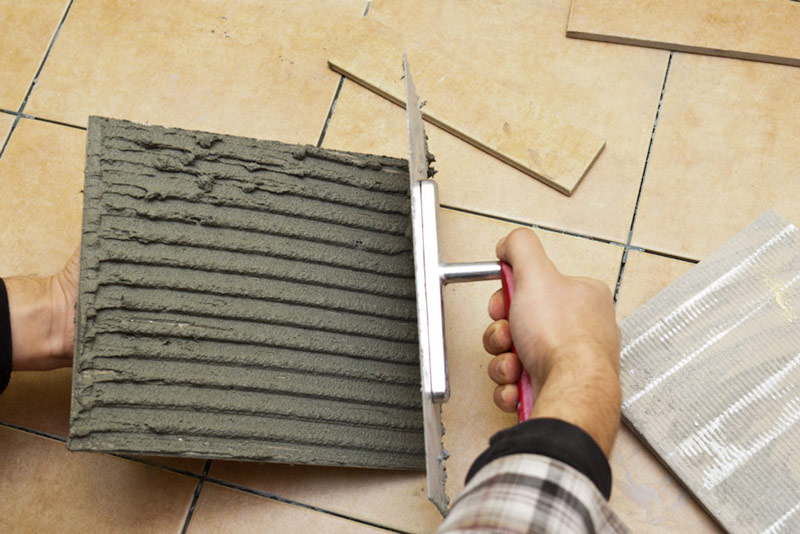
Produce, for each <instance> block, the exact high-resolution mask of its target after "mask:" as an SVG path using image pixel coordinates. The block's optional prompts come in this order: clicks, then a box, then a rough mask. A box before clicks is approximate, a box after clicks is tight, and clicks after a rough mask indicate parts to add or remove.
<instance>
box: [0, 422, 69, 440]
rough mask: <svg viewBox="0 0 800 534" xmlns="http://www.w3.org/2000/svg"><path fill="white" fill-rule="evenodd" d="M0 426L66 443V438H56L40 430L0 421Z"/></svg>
mask: <svg viewBox="0 0 800 534" xmlns="http://www.w3.org/2000/svg"><path fill="white" fill-rule="evenodd" d="M0 426H4V427H6V428H12V429H14V430H19V431H20V432H25V433H27V434H33V435H34V436H39V437H40V438H49V439H52V440H55V441H60V442H61V443H66V442H67V438H65V437H62V436H56V435H55V434H50V433H49V432H42V431H41V430H34V429H32V428H27V427H24V426H20V425H15V424H14V423H6V422H3V421H0Z"/></svg>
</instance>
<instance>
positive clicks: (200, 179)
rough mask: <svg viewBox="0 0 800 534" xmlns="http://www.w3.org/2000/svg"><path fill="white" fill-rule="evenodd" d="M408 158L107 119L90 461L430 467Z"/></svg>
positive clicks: (82, 324)
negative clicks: (132, 457)
mask: <svg viewBox="0 0 800 534" xmlns="http://www.w3.org/2000/svg"><path fill="white" fill-rule="evenodd" d="M408 212H409V199H408V170H407V163H406V162H405V161H403V160H398V159H394V158H388V157H379V156H370V155H365V154H355V153H347V152H338V151H330V150H323V149H319V148H314V147H309V146H297V145H287V144H283V143H277V142H269V141H257V140H253V139H246V138H239V137H232V136H226V135H214V134H207V133H201V132H193V131H186V130H179V129H174V128H161V127H154V126H144V125H139V124H134V123H130V122H126V121H118V120H112V119H104V118H98V117H92V118H90V120H89V131H88V142H87V163H86V185H85V188H84V223H83V240H82V246H81V280H80V295H79V302H78V319H77V321H78V322H77V334H76V342H75V363H74V374H73V397H72V413H71V423H70V437H69V441H68V447H69V448H70V449H71V450H92V451H106V452H124V453H143V454H156V455H179V456H199V457H207V458H241V459H252V460H264V461H276V462H287V463H310V464H325V465H351V466H364V467H387V468H406V469H424V454H425V453H424V442H423V434H422V420H421V407H420V394H419V387H420V384H419V380H420V375H419V360H418V350H417V327H416V304H415V300H414V299H415V290H414V272H413V261H412V257H411V239H410V235H409V228H408V227H409V213H408Z"/></svg>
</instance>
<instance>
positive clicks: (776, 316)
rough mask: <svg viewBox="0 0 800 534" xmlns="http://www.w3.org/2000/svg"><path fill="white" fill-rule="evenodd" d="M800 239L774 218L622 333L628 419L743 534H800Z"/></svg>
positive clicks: (662, 296)
mask: <svg viewBox="0 0 800 534" xmlns="http://www.w3.org/2000/svg"><path fill="white" fill-rule="evenodd" d="M799 235H800V232H798V231H797V227H796V226H794V225H791V224H789V223H787V221H786V220H785V219H783V218H782V217H780V216H779V215H777V214H776V212H775V211H772V210H770V211H767V212H766V213H765V214H763V215H762V216H760V217H759V218H758V219H757V220H755V221H753V222H752V223H750V224H748V225H747V227H746V228H745V229H744V230H742V231H741V232H739V233H737V234H736V235H735V236H734V237H732V238H731V239H730V240H728V241H727V242H726V243H725V244H724V245H722V246H721V247H719V248H718V249H717V250H715V251H714V252H713V253H712V254H711V255H709V256H708V257H707V258H705V259H704V260H703V261H702V262H701V263H700V264H699V265H697V266H696V267H694V268H693V269H692V270H691V271H689V272H688V273H686V275H684V276H682V277H681V278H680V279H678V280H677V281H676V282H675V283H674V284H672V285H671V286H670V287H669V288H667V289H666V290H664V291H662V292H661V293H659V294H658V295H657V296H656V297H655V298H653V299H652V300H651V301H650V302H648V303H647V304H646V305H645V306H644V307H642V308H640V309H639V310H637V311H636V312H635V313H634V314H632V315H631V316H629V317H628V318H627V319H626V320H625V321H623V322H622V325H621V327H622V334H623V346H624V348H623V351H622V358H623V361H622V372H621V376H620V378H621V386H622V393H623V403H622V411H623V416H624V417H626V418H627V419H628V420H629V421H630V422H631V424H632V425H633V426H632V428H633V427H634V426H635V428H636V431H637V432H638V433H639V434H641V435H642V438H643V440H645V442H646V443H648V446H650V447H651V448H652V449H653V450H654V451H656V452H657V454H658V455H659V457H660V458H661V459H662V460H663V461H664V462H665V464H667V465H668V466H669V467H670V469H671V471H673V472H674V473H676V476H678V477H680V478H681V480H682V481H683V482H684V483H685V484H686V486H687V487H688V488H689V489H690V490H691V491H692V493H693V494H694V495H695V496H696V497H697V498H698V500H699V501H701V502H702V503H703V505H704V507H705V508H706V509H708V510H709V511H710V513H712V514H714V517H715V518H716V519H717V520H719V521H720V523H721V524H722V525H724V526H725V528H726V530H727V531H729V532H731V533H734V532H737V533H744V532H748V533H749V532H762V531H763V532H767V531H776V530H784V531H787V532H795V531H797V530H798V528H800V518H798V516H797V514H796V512H797V510H798V508H800V507H798V506H797V502H798V498H800V492H799V491H798V488H799V487H800V464H798V462H797V461H796V454H795V450H794V449H795V445H796V443H797V441H798V439H799V438H800V434H798V428H797V426H796V425H794V423H795V421H796V420H797V416H796V413H797V410H796V405H797V401H798V398H797V397H796V395H795V393H794V391H793V390H794V387H795V386H794V385H795V384H796V383H797V382H798V381H800V373H798V370H797V367H798V365H800V356H798V351H799V350H800V330H798V329H797V325H796V324H793V323H794V321H795V320H796V314H795V311H794V310H793V308H792V303H794V302H797V300H798V299H800V289H799V288H798V284H796V282H797V281H798V279H800V274H798V273H800V237H798V236H799ZM764 481H769V482H768V483H767V484H764V483H763V482H764Z"/></svg>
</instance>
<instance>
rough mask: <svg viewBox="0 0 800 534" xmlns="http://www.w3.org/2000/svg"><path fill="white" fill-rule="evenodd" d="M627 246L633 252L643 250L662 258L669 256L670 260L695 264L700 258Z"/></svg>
mask: <svg viewBox="0 0 800 534" xmlns="http://www.w3.org/2000/svg"><path fill="white" fill-rule="evenodd" d="M628 248H629V249H630V250H632V251H634V252H644V253H646V254H651V255H653V256H661V257H662V258H669V259H671V260H677V261H683V262H686V263H693V264H695V265H697V264H698V263H700V260H696V259H694V258H687V257H686V256H679V255H677V254H670V253H669V252H660V251H658V250H650V249H649V248H641V247H628Z"/></svg>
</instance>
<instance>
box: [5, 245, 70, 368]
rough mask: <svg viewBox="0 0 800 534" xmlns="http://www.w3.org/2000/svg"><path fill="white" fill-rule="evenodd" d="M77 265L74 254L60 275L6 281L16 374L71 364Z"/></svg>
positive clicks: (13, 361)
mask: <svg viewBox="0 0 800 534" xmlns="http://www.w3.org/2000/svg"><path fill="white" fill-rule="evenodd" d="M78 263H79V251H78V250H75V252H74V253H73V255H72V257H71V258H70V259H69V261H68V262H67V264H66V265H65V266H64V268H63V269H62V270H61V272H59V273H58V274H55V275H53V276H46V277H32V276H31V277H17V278H7V279H5V280H4V282H5V285H6V290H7V292H8V307H9V313H10V316H11V354H12V362H11V365H12V369H13V370H14V371H47V370H50V369H56V368H58V367H66V366H68V365H71V364H72V352H73V342H74V339H75V303H76V301H77V298H78V277H79V267H78Z"/></svg>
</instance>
